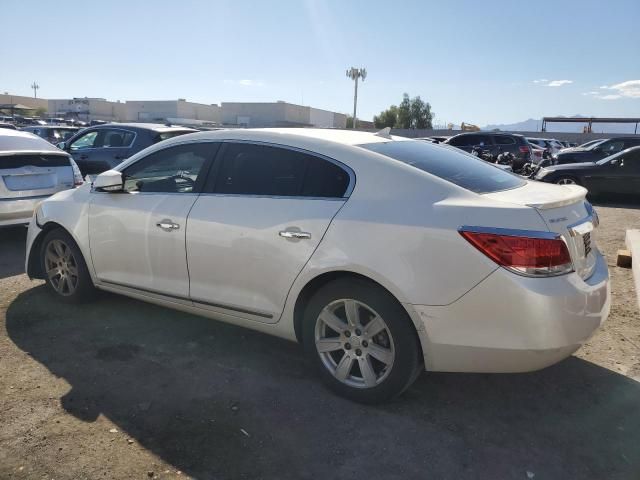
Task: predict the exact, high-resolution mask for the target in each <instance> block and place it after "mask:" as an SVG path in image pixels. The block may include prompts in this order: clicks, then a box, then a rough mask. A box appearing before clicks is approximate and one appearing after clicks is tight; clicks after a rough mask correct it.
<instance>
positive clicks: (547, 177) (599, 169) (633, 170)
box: [534, 146, 640, 195]
mask: <svg viewBox="0 0 640 480" xmlns="http://www.w3.org/2000/svg"><path fill="white" fill-rule="evenodd" d="M534 178H535V179H536V180H540V181H542V182H548V183H556V184H559V185H572V184H575V185H582V186H583V187H585V188H586V189H587V190H589V193H590V194H592V195H598V194H603V193H607V194H611V193H614V194H625V195H640V146H638V147H632V148H629V149H627V150H623V151H622V152H618V153H616V154H615V155H611V156H610V157H607V158H605V159H603V160H599V161H597V162H583V163H571V164H563V165H552V166H550V167H545V168H541V169H540V170H539V171H538V172H537V173H536V175H535V177H534Z"/></svg>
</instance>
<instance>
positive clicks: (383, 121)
mask: <svg viewBox="0 0 640 480" xmlns="http://www.w3.org/2000/svg"><path fill="white" fill-rule="evenodd" d="M396 123H398V107H396V106H395V105H391V106H390V107H389V108H387V109H386V110H383V111H382V112H380V115H374V116H373V124H374V125H375V127H376V128H386V127H391V128H393V127H395V126H396Z"/></svg>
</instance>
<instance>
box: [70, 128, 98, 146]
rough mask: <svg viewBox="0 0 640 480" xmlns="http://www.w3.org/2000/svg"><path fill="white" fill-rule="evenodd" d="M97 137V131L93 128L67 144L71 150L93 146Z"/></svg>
mask: <svg viewBox="0 0 640 480" xmlns="http://www.w3.org/2000/svg"><path fill="white" fill-rule="evenodd" d="M97 138H98V132H97V131H95V130H94V131H93V132H87V133H85V134H84V135H82V136H81V137H80V138H78V139H77V140H75V141H74V142H73V143H71V145H69V148H70V149H71V150H84V149H85V148H94V147H95V143H96V139H97Z"/></svg>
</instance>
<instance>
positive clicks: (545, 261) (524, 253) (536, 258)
mask: <svg viewBox="0 0 640 480" xmlns="http://www.w3.org/2000/svg"><path fill="white" fill-rule="evenodd" d="M460 234H461V235H462V236H463V237H464V238H465V239H466V240H467V241H468V242H469V243H471V244H472V245H473V246H474V247H476V248H477V249H478V250H480V251H481V252H482V253H484V254H485V255H486V256H487V257H489V258H490V259H491V260H493V261H494V262H496V263H497V264H498V265H501V266H503V267H507V268H509V269H511V270H514V271H515V272H517V273H521V274H526V275H540V276H546V275H560V274H562V273H568V272H571V271H573V265H572V263H571V256H570V254H569V250H568V249H567V245H566V244H565V243H564V241H563V240H562V239H561V238H538V237H535V236H520V235H504V234H499V233H487V232H477V231H470V230H461V231H460Z"/></svg>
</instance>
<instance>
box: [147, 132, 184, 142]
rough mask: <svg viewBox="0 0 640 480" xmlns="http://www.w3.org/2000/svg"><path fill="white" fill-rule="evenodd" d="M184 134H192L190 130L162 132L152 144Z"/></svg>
mask: <svg viewBox="0 0 640 480" xmlns="http://www.w3.org/2000/svg"><path fill="white" fill-rule="evenodd" d="M185 133H193V131H191V130H177V131H176V130H174V131H172V132H162V133H158V134H157V135H156V136H155V137H154V139H153V143H158V142H161V141H162V140H168V139H170V138H173V137H179V136H180V135H184V134H185Z"/></svg>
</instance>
